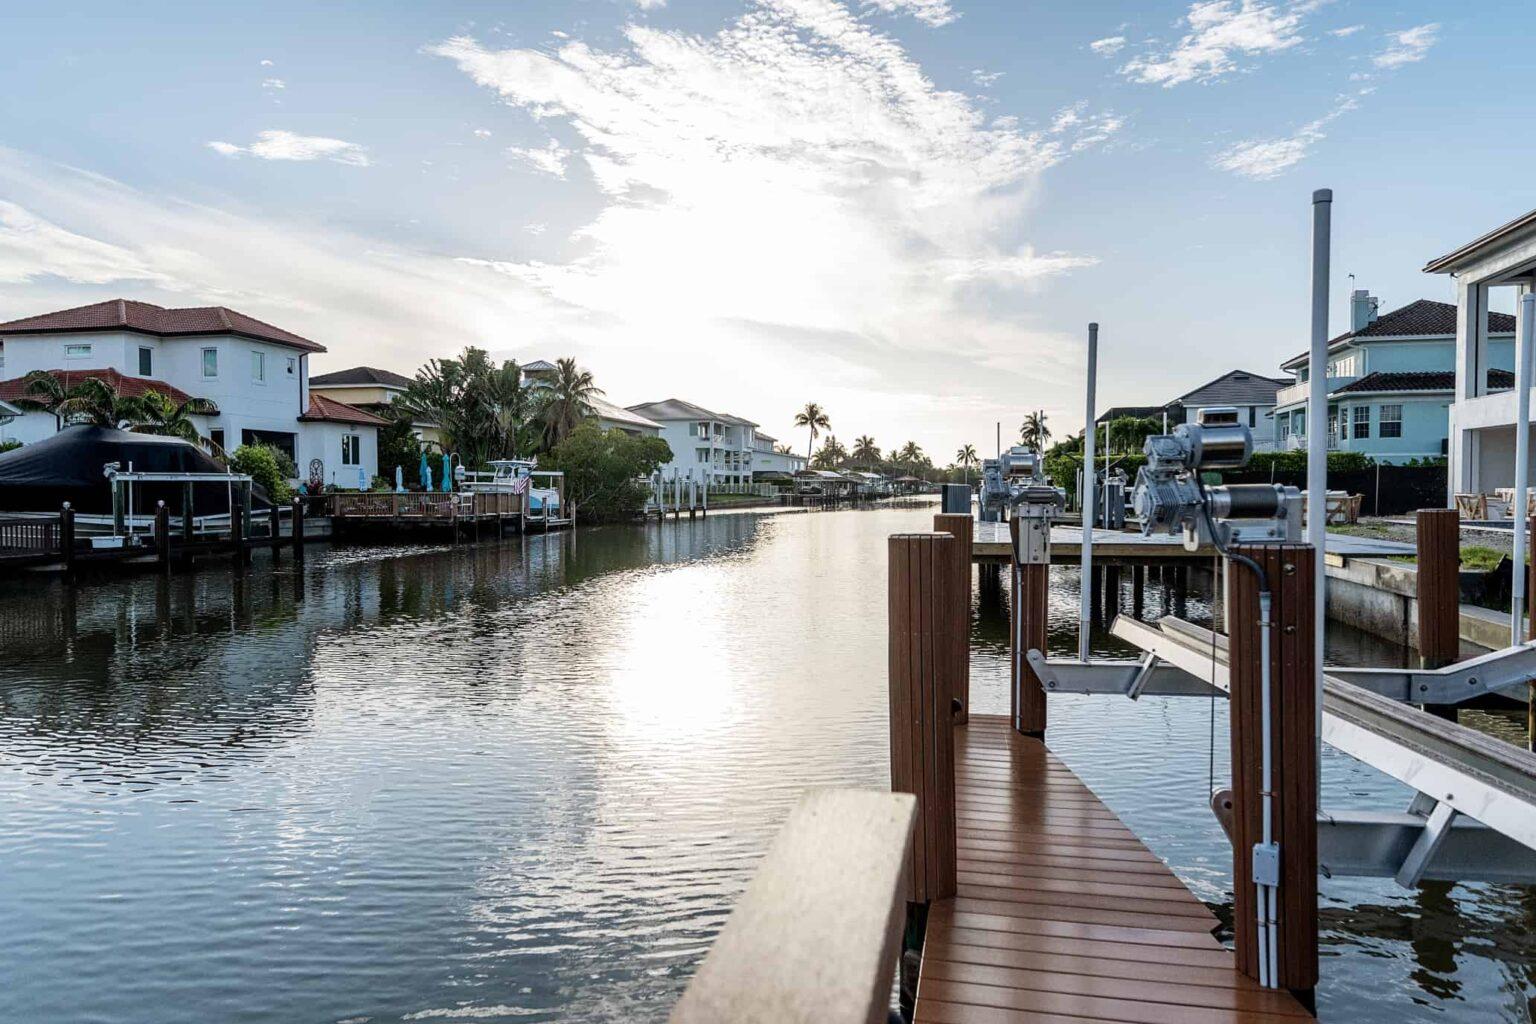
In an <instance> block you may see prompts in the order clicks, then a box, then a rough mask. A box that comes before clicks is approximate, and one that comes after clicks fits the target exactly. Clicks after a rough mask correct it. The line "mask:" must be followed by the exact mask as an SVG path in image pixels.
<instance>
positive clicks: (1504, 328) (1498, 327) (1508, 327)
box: [1280, 299, 1515, 368]
mask: <svg viewBox="0 0 1536 1024" xmlns="http://www.w3.org/2000/svg"><path fill="white" fill-rule="evenodd" d="M1488 333H1489V334H1514V333H1515V318H1514V317H1512V316H1510V315H1509V314H1508V313H1489V314H1488ZM1454 337H1456V306H1455V304H1454V303H1450V302H1436V301H1434V300H1433V299H1419V300H1418V301H1416V302H1410V303H1408V305H1406V306H1402V307H1400V308H1398V309H1394V310H1393V311H1392V312H1390V313H1383V314H1382V315H1381V316H1378V317H1377V318H1376V319H1375V320H1372V321H1371V322H1370V323H1368V324H1366V325H1365V326H1364V327H1362V328H1360V330H1358V331H1345V332H1344V333H1343V334H1340V335H1339V336H1338V337H1336V338H1333V339H1331V340H1330V341H1329V342H1328V350H1329V351H1330V352H1331V351H1333V350H1334V349H1335V348H1342V347H1344V346H1345V345H1348V344H1349V343H1350V342H1352V341H1354V340H1355V339H1356V338H1454ZM1311 354H1312V353H1311V352H1310V351H1307V352H1302V353H1299V354H1297V355H1294V356H1292V357H1291V358H1289V359H1287V360H1286V361H1285V362H1283V363H1281V364H1280V365H1281V366H1283V367H1287V368H1289V367H1292V366H1297V365H1299V364H1301V363H1304V362H1307V361H1308V357H1309V356H1310V355H1311Z"/></svg>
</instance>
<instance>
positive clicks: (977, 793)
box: [915, 715, 1310, 1024]
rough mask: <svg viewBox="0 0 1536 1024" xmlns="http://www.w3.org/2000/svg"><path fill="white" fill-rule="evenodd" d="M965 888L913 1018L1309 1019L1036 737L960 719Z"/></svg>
mask: <svg viewBox="0 0 1536 1024" xmlns="http://www.w3.org/2000/svg"><path fill="white" fill-rule="evenodd" d="M955 786H956V799H957V807H956V837H957V838H956V842H957V850H956V855H957V858H958V866H959V876H958V877H959V889H958V892H957V894H956V896H955V897H954V898H953V899H947V900H940V901H938V902H936V903H934V904H933V905H932V908H931V910H930V913H929V918H928V933H927V937H926V940H925V943H924V948H923V959H922V967H921V970H920V972H919V981H918V989H917V1008H916V1016H915V1019H916V1020H917V1021H922V1022H932V1024H970V1022H981V1024H990V1022H999V1024H1001V1022H1013V1021H1033V1022H1037V1024H1051V1022H1060V1024H1088V1022H1091V1021H1116V1022H1122V1024H1175V1022H1177V1024H1186V1022H1188V1024H1237V1022H1243V1024H1297V1022H1298V1021H1299V1020H1310V1015H1309V1014H1308V1013H1307V1011H1306V1010H1305V1009H1303V1007H1302V1006H1301V1004H1300V1003H1298V1002H1296V1000H1295V999H1293V998H1292V997H1291V996H1290V995H1289V994H1288V993H1283V992H1274V991H1269V990H1265V989H1262V988H1260V987H1259V986H1258V985H1257V984H1256V983H1255V982H1254V981H1253V980H1252V979H1250V978H1247V977H1245V976H1243V975H1242V974H1239V973H1238V972H1237V970H1236V969H1235V967H1234V961H1233V957H1232V953H1231V951H1230V950H1228V949H1227V948H1226V947H1224V946H1223V945H1222V944H1221V943H1219V942H1218V941H1216V939H1215V938H1214V937H1213V936H1212V934H1211V933H1212V931H1213V930H1214V928H1215V927H1216V924H1217V921H1216V918H1215V917H1214V915H1212V913H1211V912H1210V910H1209V908H1207V907H1206V906H1205V904H1203V903H1201V902H1200V901H1199V900H1197V899H1196V898H1195V897H1194V895H1193V894H1191V893H1190V891H1189V890H1188V889H1187V888H1186V887H1185V886H1184V884H1183V883H1182V882H1180V881H1179V880H1178V877H1177V876H1176V875H1174V873H1173V872H1172V871H1170V870H1169V869H1168V867H1167V865H1165V864H1164V863H1163V862H1162V861H1161V860H1159V859H1158V858H1157V857H1156V856H1154V855H1153V854H1152V853H1151V851H1149V850H1148V849H1147V848H1146V847H1145V846H1144V845H1143V844H1142V843H1141V841H1140V840H1139V839H1137V838H1136V836H1135V834H1134V833H1133V832H1131V830H1130V829H1128V828H1126V826H1125V824H1124V823H1123V822H1121V821H1120V819H1119V818H1118V817H1117V816H1116V815H1115V814H1114V812H1112V811H1111V810H1110V809H1109V808H1108V807H1106V806H1105V805H1104V804H1103V802H1102V801H1100V800H1099V799H1098V798H1097V797H1096V796H1094V794H1093V791H1092V790H1090V789H1089V788H1088V787H1087V786H1086V785H1084V784H1083V783H1082V781H1081V780H1079V779H1078V778H1077V776H1075V775H1073V774H1072V772H1071V770H1070V769H1068V768H1067V767H1066V765H1065V764H1063V763H1062V762H1061V761H1060V760H1059V759H1057V758H1056V757H1055V756H1054V755H1053V754H1051V753H1050V751H1049V750H1048V749H1047V748H1046V746H1045V745H1044V744H1043V743H1041V742H1040V741H1039V740H1037V739H1032V738H1028V737H1025V736H1022V735H1020V734H1019V733H1016V732H1014V731H1013V730H1012V729H1011V728H1010V727H1009V724H1008V722H1007V720H1006V719H1004V718H1001V717H993V716H980V715H973V716H972V717H971V720H970V722H969V724H967V725H964V726H960V727H958V728H957V729H956V730H955Z"/></svg>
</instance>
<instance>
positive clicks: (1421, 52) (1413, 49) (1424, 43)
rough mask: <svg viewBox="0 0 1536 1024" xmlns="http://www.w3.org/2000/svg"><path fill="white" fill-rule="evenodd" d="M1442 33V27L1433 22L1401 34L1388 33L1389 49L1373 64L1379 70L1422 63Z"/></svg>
mask: <svg viewBox="0 0 1536 1024" xmlns="http://www.w3.org/2000/svg"><path fill="white" fill-rule="evenodd" d="M1439 31H1440V26H1439V25H1438V24H1435V23H1433V22H1431V23H1430V24H1427V25H1416V26H1414V27H1413V28H1410V29H1404V30H1403V31H1401V32H1389V33H1387V39H1388V40H1390V43H1389V44H1388V46H1387V48H1386V49H1385V50H1383V51H1382V52H1381V53H1378V54H1377V55H1376V56H1374V57H1372V58H1371V63H1372V64H1374V65H1376V66H1377V67H1378V68H1386V69H1391V68H1397V67H1402V66H1403V65H1404V64H1414V63H1417V62H1418V61H1421V60H1423V59H1424V58H1425V56H1426V55H1427V54H1428V53H1429V48H1430V47H1431V46H1434V45H1435V38H1436V36H1437V35H1438V33H1439Z"/></svg>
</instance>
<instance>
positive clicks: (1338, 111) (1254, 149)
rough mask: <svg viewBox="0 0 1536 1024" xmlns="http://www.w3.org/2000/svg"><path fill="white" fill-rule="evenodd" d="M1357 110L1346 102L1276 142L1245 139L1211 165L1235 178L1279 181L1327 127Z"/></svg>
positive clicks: (1298, 161)
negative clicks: (1276, 178) (1273, 179)
mask: <svg viewBox="0 0 1536 1024" xmlns="http://www.w3.org/2000/svg"><path fill="white" fill-rule="evenodd" d="M1357 106H1359V102H1358V101H1357V100H1355V99H1353V98H1349V99H1346V100H1344V101H1343V102H1341V103H1340V104H1339V105H1338V106H1337V107H1335V108H1334V109H1333V110H1331V111H1329V112H1328V113H1327V114H1325V115H1324V116H1322V117H1320V118H1318V119H1317V120H1315V121H1312V122H1309V123H1308V124H1304V125H1302V126H1301V127H1300V128H1298V129H1297V130H1296V131H1295V132H1293V133H1292V134H1290V135H1287V136H1283V137H1281V138H1278V139H1249V140H1247V141H1244V142H1239V143H1238V144H1237V145H1235V146H1233V147H1232V148H1231V149H1229V150H1227V151H1226V152H1225V153H1222V154H1221V155H1220V156H1217V157H1216V158H1215V159H1214V160H1213V161H1212V162H1211V163H1212V166H1214V167H1216V168H1217V169H1218V170H1223V171H1231V172H1232V173H1233V174H1236V175H1238V176H1239V177H1243V178H1249V179H1252V180H1254V181H1267V180H1268V179H1270V178H1275V177H1279V176H1280V175H1281V174H1283V173H1284V172H1286V171H1287V170H1289V169H1291V168H1292V167H1295V166H1296V165H1297V164H1299V163H1301V162H1302V161H1303V160H1305V159H1306V158H1307V154H1308V153H1309V152H1310V151H1311V149H1312V147H1313V146H1314V145H1316V144H1317V143H1319V142H1321V141H1322V140H1323V139H1325V138H1327V134H1326V133H1325V132H1324V131H1323V129H1324V128H1326V127H1327V126H1328V125H1329V124H1331V123H1332V122H1333V121H1335V120H1337V119H1338V118H1340V117H1342V116H1343V115H1345V114H1347V113H1349V112H1350V111H1351V110H1354V109H1355V108H1356V107H1357Z"/></svg>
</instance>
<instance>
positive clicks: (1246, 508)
mask: <svg viewBox="0 0 1536 1024" xmlns="http://www.w3.org/2000/svg"><path fill="white" fill-rule="evenodd" d="M1142 451H1143V453H1144V454H1145V455H1146V456H1147V464H1146V465H1145V466H1143V467H1142V469H1141V470H1140V471H1139V472H1138V473H1137V474H1136V489H1135V491H1134V492H1133V494H1132V496H1131V504H1132V507H1133V508H1134V509H1135V511H1136V515H1137V516H1138V517H1139V518H1140V520H1141V532H1142V533H1143V534H1144V535H1150V534H1152V533H1154V532H1160V533H1168V534H1182V535H1183V537H1184V546H1185V547H1186V548H1188V549H1189V550H1191V551H1193V550H1195V549H1196V548H1198V547H1199V546H1200V545H1201V544H1204V543H1211V542H1213V541H1215V542H1219V544H1220V546H1222V547H1225V546H1226V545H1227V544H1229V543H1232V542H1235V541H1247V542H1250V543H1251V542H1254V541H1261V540H1267V541H1285V542H1290V543H1295V542H1296V541H1298V540H1299V539H1300V537H1301V492H1300V491H1298V490H1297V489H1296V488H1294V487H1285V486H1282V485H1279V484H1228V485H1225V486H1217V487H1202V486H1201V483H1200V474H1201V473H1203V472H1210V471H1215V470H1223V469H1241V468H1242V467H1243V466H1245V465H1247V464H1248V460H1249V458H1250V457H1251V456H1252V454H1253V437H1252V435H1251V434H1250V433H1249V431H1248V428H1247V427H1246V426H1244V425H1243V424H1242V423H1240V422H1238V416H1237V410H1236V409H1233V408H1212V409H1203V410H1201V412H1200V416H1199V418H1198V419H1197V421H1196V422H1194V423H1184V424H1180V425H1179V426H1178V427H1176V428H1175V429H1174V431H1173V433H1171V434H1159V435H1157V436H1155V437H1149V438H1147V441H1146V444H1145V445H1144V446H1143V448H1142ZM1212 527H1214V528H1215V529H1216V530H1217V531H1219V534H1220V536H1219V537H1212V536H1211V528H1212Z"/></svg>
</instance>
